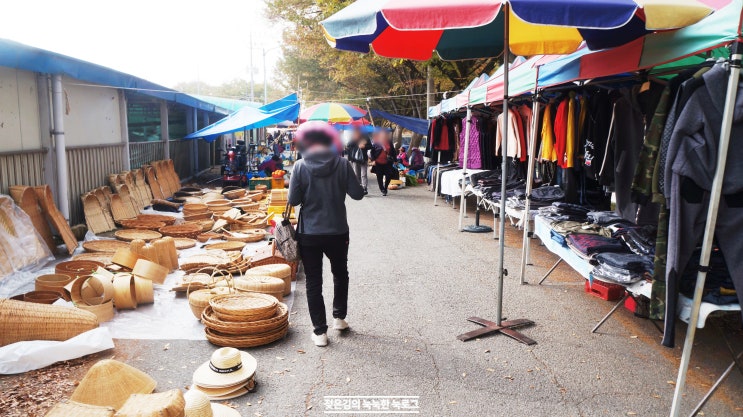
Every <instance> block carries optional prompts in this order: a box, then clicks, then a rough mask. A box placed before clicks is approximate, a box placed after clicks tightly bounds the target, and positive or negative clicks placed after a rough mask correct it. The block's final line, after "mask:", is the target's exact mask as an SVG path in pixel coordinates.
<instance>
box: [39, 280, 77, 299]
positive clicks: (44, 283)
mask: <svg viewBox="0 0 743 417" xmlns="http://www.w3.org/2000/svg"><path fill="white" fill-rule="evenodd" d="M70 281H72V277H70V276H69V275H65V274H46V275H39V276H38V277H36V282H35V285H34V289H35V290H36V291H55V292H57V293H59V295H60V296H61V297H62V298H64V299H65V300H66V301H70V296H69V294H67V292H66V291H65V289H64V287H65V285H67V284H69V283H70Z"/></svg>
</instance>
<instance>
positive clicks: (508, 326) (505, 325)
mask: <svg viewBox="0 0 743 417" xmlns="http://www.w3.org/2000/svg"><path fill="white" fill-rule="evenodd" d="M503 13H504V16H505V24H504V32H505V33H504V37H503V39H504V40H503V46H504V47H503V65H505V68H504V69H503V88H504V94H503V125H502V126H501V128H502V129H503V140H502V142H501V154H502V155H503V163H502V164H501V200H500V203H501V205H500V239H499V241H498V248H499V254H500V256H499V259H498V283H497V285H498V292H497V295H496V300H495V302H496V310H495V322H492V321H489V320H485V319H482V318H479V317H470V318H468V319H467V320H469V321H471V322H473V323H477V324H479V325H481V326H484V327H483V328H480V329H477V330H473V331H471V332H467V333H464V334H461V335H459V336H457V338H458V339H459V340H462V341H467V340H472V339H474V338H477V337H480V336H484V335H486V334H490V333H502V334H504V335H506V336H508V337H510V338H512V339H514V340H516V341H518V342H521V343H523V344H526V345H535V344H536V343H537V342H536V341H534V340H533V339H531V338H529V337H527V336H525V335H523V334H521V333H519V332H518V331H516V330H514V329H515V328H517V327H523V326H528V325H531V324H534V322H533V321H531V320H528V319H516V320H508V321H504V320H503V277H504V276H505V275H507V274H508V272H507V271H506V269H505V267H504V261H505V260H504V255H505V245H506V239H505V234H506V178H507V176H508V175H507V174H508V161H507V155H508V152H507V150H508V72H509V68H508V65H509V62H508V61H509V59H508V55H509V52H510V50H509V36H508V35H509V34H508V30H509V20H510V19H509V15H510V5H509V4H508V3H504V4H503Z"/></svg>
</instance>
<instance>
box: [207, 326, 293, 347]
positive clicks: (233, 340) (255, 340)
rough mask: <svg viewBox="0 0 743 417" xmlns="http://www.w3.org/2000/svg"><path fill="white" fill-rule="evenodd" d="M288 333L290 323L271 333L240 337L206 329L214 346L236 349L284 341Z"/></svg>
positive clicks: (208, 337)
mask: <svg viewBox="0 0 743 417" xmlns="http://www.w3.org/2000/svg"><path fill="white" fill-rule="evenodd" d="M288 331H289V323H286V324H285V325H283V326H282V327H280V328H278V329H276V330H273V331H270V332H266V333H258V334H251V335H240V336H237V335H229V334H224V333H220V332H218V331H216V330H212V329H210V328H208V327H206V328H204V332H205V333H206V339H207V340H208V341H210V342H211V343H212V344H215V345H217V346H227V347H234V348H251V347H256V346H263V345H267V344H269V343H273V342H275V341H277V340H279V339H282V338H283V337H284V336H286V333H287V332H288Z"/></svg>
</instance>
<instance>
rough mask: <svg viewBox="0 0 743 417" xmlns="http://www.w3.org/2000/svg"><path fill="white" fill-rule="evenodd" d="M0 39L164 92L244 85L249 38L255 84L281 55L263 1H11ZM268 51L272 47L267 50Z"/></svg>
mask: <svg viewBox="0 0 743 417" xmlns="http://www.w3.org/2000/svg"><path fill="white" fill-rule="evenodd" d="M4 3H5V4H3V10H2V13H0V37H2V38H6V39H11V40H14V41H17V42H21V43H25V44H28V45H32V46H36V47H39V48H43V49H48V50H51V51H54V52H59V53H63V54H66V55H70V56H72V57H75V58H80V59H84V60H86V61H91V62H94V63H97V64H101V65H105V66H107V67H111V68H114V69H117V70H119V71H123V72H126V73H130V74H133V75H136V76H139V77H141V78H145V79H147V80H150V81H154V82H156V83H159V84H162V85H165V86H167V87H172V86H174V85H175V84H177V83H179V82H183V81H194V80H197V79H200V80H201V81H204V82H206V83H210V84H220V83H222V82H225V81H229V80H232V79H235V78H243V79H246V80H247V79H249V77H250V75H249V68H250V64H249V63H250V40H249V39H250V33H252V34H253V44H254V50H253V67H254V68H255V72H254V76H255V80H256V82H260V81H261V80H263V54H262V51H261V48H262V47H265V48H266V49H268V51H267V53H266V61H267V63H268V71H267V72H268V73H269V77H268V79H269V82H271V81H272V80H273V78H274V77H273V76H272V75H270V74H272V69H273V67H274V66H275V63H276V61H277V60H278V59H279V58H280V56H281V50H280V49H279V48H276V47H277V46H279V45H280V43H281V28H280V27H278V26H277V25H275V24H273V23H271V22H270V21H268V19H266V17H265V13H264V10H265V6H264V3H263V0H198V1H197V0H125V1H116V2H114V1H107V0H98V1H91V0H13V1H7V2H4ZM272 48H273V49H272Z"/></svg>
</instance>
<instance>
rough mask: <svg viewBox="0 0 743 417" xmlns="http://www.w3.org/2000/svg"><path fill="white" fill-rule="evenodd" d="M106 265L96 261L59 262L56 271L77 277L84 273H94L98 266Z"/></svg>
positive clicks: (56, 272)
mask: <svg viewBox="0 0 743 417" xmlns="http://www.w3.org/2000/svg"><path fill="white" fill-rule="evenodd" d="M104 266H105V265H104V264H103V263H101V262H95V261H67V262H60V263H58V264H57V266H55V267H54V273H55V274H64V275H69V276H71V277H73V278H76V277H79V276H82V275H88V274H92V273H93V271H95V270H96V269H98V267H104Z"/></svg>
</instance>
